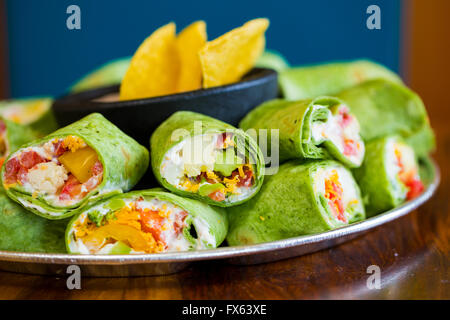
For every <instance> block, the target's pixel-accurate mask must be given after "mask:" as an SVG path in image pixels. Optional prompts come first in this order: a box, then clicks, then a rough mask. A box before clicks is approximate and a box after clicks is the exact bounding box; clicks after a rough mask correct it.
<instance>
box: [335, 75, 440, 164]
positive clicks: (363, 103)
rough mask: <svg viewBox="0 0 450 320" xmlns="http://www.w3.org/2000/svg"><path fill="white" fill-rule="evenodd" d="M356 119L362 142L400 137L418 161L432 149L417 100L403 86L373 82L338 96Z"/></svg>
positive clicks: (431, 138) (427, 125)
mask: <svg viewBox="0 0 450 320" xmlns="http://www.w3.org/2000/svg"><path fill="white" fill-rule="evenodd" d="M337 96H338V97H339V98H341V99H342V100H344V101H345V102H346V103H347V104H348V106H349V107H350V109H351V111H352V112H353V113H354V114H355V115H356V117H357V118H358V120H359V123H360V125H361V136H362V137H363V139H364V140H365V141H370V140H372V139H375V138H380V137H383V136H387V135H400V136H401V137H402V138H403V139H405V140H406V141H407V142H408V144H410V145H411V146H412V147H413V148H414V150H415V152H416V154H417V155H418V156H419V157H422V156H426V155H427V154H428V153H430V152H431V151H433V150H434V149H435V138H434V134H433V131H432V129H431V127H430V123H429V120H428V115H427V111H426V109H425V106H424V104H423V102H422V100H421V99H420V97H419V96H418V95H417V94H415V93H414V92H412V91H411V90H410V89H408V88H407V87H405V86H404V85H402V84H399V83H395V82H392V81H388V80H383V79H376V80H371V81H367V82H364V83H361V84H359V85H357V86H355V87H352V88H349V89H346V90H344V91H342V92H340V93H339V94H338V95H337Z"/></svg>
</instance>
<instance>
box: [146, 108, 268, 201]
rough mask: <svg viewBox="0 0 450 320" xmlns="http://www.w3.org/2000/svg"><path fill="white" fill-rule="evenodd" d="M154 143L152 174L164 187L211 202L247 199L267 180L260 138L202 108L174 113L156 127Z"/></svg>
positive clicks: (152, 147) (151, 142) (152, 145)
mask: <svg viewBox="0 0 450 320" xmlns="http://www.w3.org/2000/svg"><path fill="white" fill-rule="evenodd" d="M150 146H151V161H152V168H153V173H154V174H155V177H156V178H157V180H158V181H159V182H160V183H161V184H162V185H163V186H164V187H165V188H167V189H169V190H170V191H173V192H174V193H177V194H179V195H182V196H186V197H191V198H195V199H199V200H201V201H204V202H207V203H209V204H212V205H217V206H223V207H228V206H233V205H237V204H239V203H242V202H244V201H247V200H249V199H250V198H251V197H253V196H254V195H255V194H256V193H257V192H258V190H259V188H260V187H261V185H262V182H263V179H264V157H263V156H262V153H261V150H260V149H259V147H258V145H257V144H256V141H255V140H253V139H252V138H251V137H250V136H249V135H247V134H246V133H244V132H243V131H242V130H239V129H236V128H234V127H233V126H231V125H229V124H226V123H224V122H222V121H219V120H216V119H213V118H211V117H208V116H205V115H202V114H199V113H194V112H186V111H180V112H176V113H174V114H173V115H172V116H170V117H169V118H168V119H167V120H166V121H164V122H163V123H162V124H161V125H160V126H159V127H158V128H157V129H156V130H155V132H154V133H153V135H152V137H151V139H150Z"/></svg>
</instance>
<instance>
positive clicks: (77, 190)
mask: <svg viewBox="0 0 450 320" xmlns="http://www.w3.org/2000/svg"><path fill="white" fill-rule="evenodd" d="M148 161H149V160H148V151H147V149H146V148H145V147H143V146H141V145H139V144H138V143H137V142H136V141H134V140H133V139H132V138H130V137H129V136H127V135H126V134H124V133H123V132H122V131H120V130H119V129H118V128H117V127H116V126H114V125H113V124H112V123H111V122H109V121H108V120H106V119H105V118H104V117H103V116H102V115H100V114H98V113H93V114H90V115H89V116H86V117H85V118H83V119H81V120H79V121H77V122H75V123H73V124H71V125H68V126H67V127H64V128H62V129H59V130H57V131H55V132H54V133H52V134H50V135H48V136H46V137H44V138H41V139H39V140H35V141H33V142H31V143H29V144H26V145H24V146H22V147H21V148H20V149H19V150H17V151H16V152H14V153H12V154H11V155H9V157H8V158H7V160H6V161H5V164H4V166H3V168H2V177H1V178H2V185H3V186H4V187H5V189H6V192H7V194H8V196H9V197H10V198H12V199H13V200H14V201H16V202H18V203H20V204H21V205H22V206H24V207H25V208H26V209H28V210H30V211H32V212H34V213H36V214H37V215H40V216H43V217H45V218H48V219H63V218H66V217H68V216H71V215H73V214H75V213H77V212H78V211H80V210H82V209H83V208H85V207H86V206H88V205H91V204H93V203H95V202H97V201H99V200H102V199H104V198H108V197H111V196H112V195H115V194H117V193H122V192H124V191H128V190H130V189H131V188H132V187H133V186H134V185H135V184H136V183H137V182H138V181H139V179H140V178H141V177H142V175H143V174H144V172H145V170H146V169H147V167H148Z"/></svg>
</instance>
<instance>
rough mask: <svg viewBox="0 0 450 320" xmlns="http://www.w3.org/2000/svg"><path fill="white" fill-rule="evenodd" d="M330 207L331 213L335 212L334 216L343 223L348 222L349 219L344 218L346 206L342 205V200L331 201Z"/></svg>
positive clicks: (329, 202)
mask: <svg viewBox="0 0 450 320" xmlns="http://www.w3.org/2000/svg"><path fill="white" fill-rule="evenodd" d="M328 205H329V206H330V208H331V211H333V214H334V216H335V217H336V218H337V219H338V220H340V221H342V222H347V219H346V218H345V216H344V204H343V203H342V200H338V199H335V200H329V201H328Z"/></svg>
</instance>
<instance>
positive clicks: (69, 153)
mask: <svg viewBox="0 0 450 320" xmlns="http://www.w3.org/2000/svg"><path fill="white" fill-rule="evenodd" d="M3 178H4V182H5V187H6V188H12V187H13V188H15V189H18V190H20V191H24V192H27V193H29V194H31V195H32V196H33V197H34V198H37V197H40V198H42V199H45V200H46V201H47V202H48V203H50V204H51V205H54V206H67V205H73V204H76V203H78V202H80V201H81V200H82V199H83V198H84V197H85V196H86V195H87V194H88V193H89V192H91V191H92V190H94V189H95V188H96V187H97V186H99V185H100V183H101V182H102V179H103V165H102V163H101V161H100V160H99V158H98V155H97V152H96V151H95V150H94V149H92V148H91V147H89V146H88V145H87V144H86V143H85V142H84V141H83V139H81V138H79V137H77V136H67V137H65V138H59V139H58V138H57V139H53V140H51V141H48V142H46V143H43V144H41V145H38V146H32V147H27V148H24V149H20V150H19V151H17V152H16V153H15V154H14V155H13V156H12V157H11V158H10V159H9V160H8V161H7V162H6V164H5V171H4V177H3Z"/></svg>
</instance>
